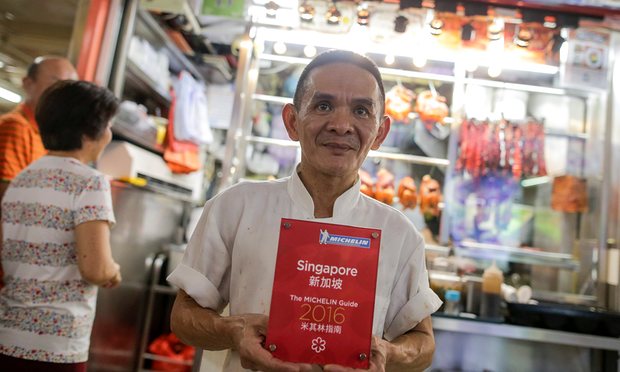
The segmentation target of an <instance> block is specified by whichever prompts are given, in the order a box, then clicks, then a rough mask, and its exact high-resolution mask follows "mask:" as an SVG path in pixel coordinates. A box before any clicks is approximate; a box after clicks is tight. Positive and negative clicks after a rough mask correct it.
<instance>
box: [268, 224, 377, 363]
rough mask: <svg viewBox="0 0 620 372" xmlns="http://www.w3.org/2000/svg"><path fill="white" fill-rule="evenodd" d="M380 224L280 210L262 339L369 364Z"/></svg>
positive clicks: (298, 355) (310, 359) (282, 351)
mask: <svg viewBox="0 0 620 372" xmlns="http://www.w3.org/2000/svg"><path fill="white" fill-rule="evenodd" d="M380 242H381V230H377V229H368V228H360V227H352V226H344V225H334V224H326V223H318V222H309V221H301V220H293V219H286V218H283V219H282V222H281V226H280V240H279V244H278V256H277V259H276V269H275V275H274V282H273V292H272V295H271V310H270V312H269V327H268V330H267V338H266V340H265V347H266V348H267V349H268V350H270V351H271V352H272V353H273V355H274V356H275V357H276V358H279V359H281V360H285V361H289V362H297V363H312V364H321V365H325V364H340V365H343V366H348V367H354V368H368V359H369V356H370V343H371V337H372V323H373V322H372V318H373V312H374V305H375V289H376V284H377V265H378V261H379V246H380Z"/></svg>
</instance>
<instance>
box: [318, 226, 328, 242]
mask: <svg viewBox="0 0 620 372" xmlns="http://www.w3.org/2000/svg"><path fill="white" fill-rule="evenodd" d="M327 239H329V233H328V232H327V230H322V229H321V237H320V238H319V244H327Z"/></svg>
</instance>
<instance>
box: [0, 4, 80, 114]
mask: <svg viewBox="0 0 620 372" xmlns="http://www.w3.org/2000/svg"><path fill="white" fill-rule="evenodd" d="M79 1H80V0H53V1H49V0H28V1H25V0H2V1H0V62H1V63H0V66H1V67H0V87H4V88H6V89H9V90H12V91H14V92H16V93H19V94H21V93H22V90H21V79H22V77H23V76H24V75H25V71H26V68H27V67H28V65H29V64H30V62H31V61H32V60H33V59H34V58H35V57H37V56H40V55H50V54H53V55H61V56H66V55H67V54H68V52H69V45H70V42H71V36H72V30H73V23H74V18H75V14H76V10H77V8H78V2H79ZM12 106H14V103H11V102H9V101H6V100H4V99H2V98H0V111H7V109H8V108H10V107H12Z"/></svg>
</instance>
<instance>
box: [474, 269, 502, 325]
mask: <svg viewBox="0 0 620 372" xmlns="http://www.w3.org/2000/svg"><path fill="white" fill-rule="evenodd" d="M503 282H504V274H503V273H502V271H501V270H500V269H499V268H498V267H497V265H495V262H493V264H492V265H491V266H489V267H487V268H486V270H484V274H483V275H482V296H481V302H480V317H481V318H487V319H490V320H502V314H501V308H500V305H501V301H502V283H503Z"/></svg>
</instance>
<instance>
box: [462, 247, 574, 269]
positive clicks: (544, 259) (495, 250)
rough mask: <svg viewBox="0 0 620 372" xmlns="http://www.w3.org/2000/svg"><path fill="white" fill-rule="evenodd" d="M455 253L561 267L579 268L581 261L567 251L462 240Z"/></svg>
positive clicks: (464, 255) (472, 256) (479, 257)
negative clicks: (549, 250) (560, 251)
mask: <svg viewBox="0 0 620 372" xmlns="http://www.w3.org/2000/svg"><path fill="white" fill-rule="evenodd" d="M454 252H455V255H456V256H461V257H469V258H478V259H490V260H498V261H499V260H505V261H510V262H516V263H524V264H530V265H544V266H552V267H557V268H560V269H567V270H578V269H579V267H580V264H579V261H577V260H575V259H574V258H573V256H572V255H570V254H567V253H555V252H544V251H537V250H531V249H523V248H517V247H508V246H502V245H496V244H488V243H478V242H473V241H462V242H460V243H459V244H458V246H456V247H455V250H454Z"/></svg>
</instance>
